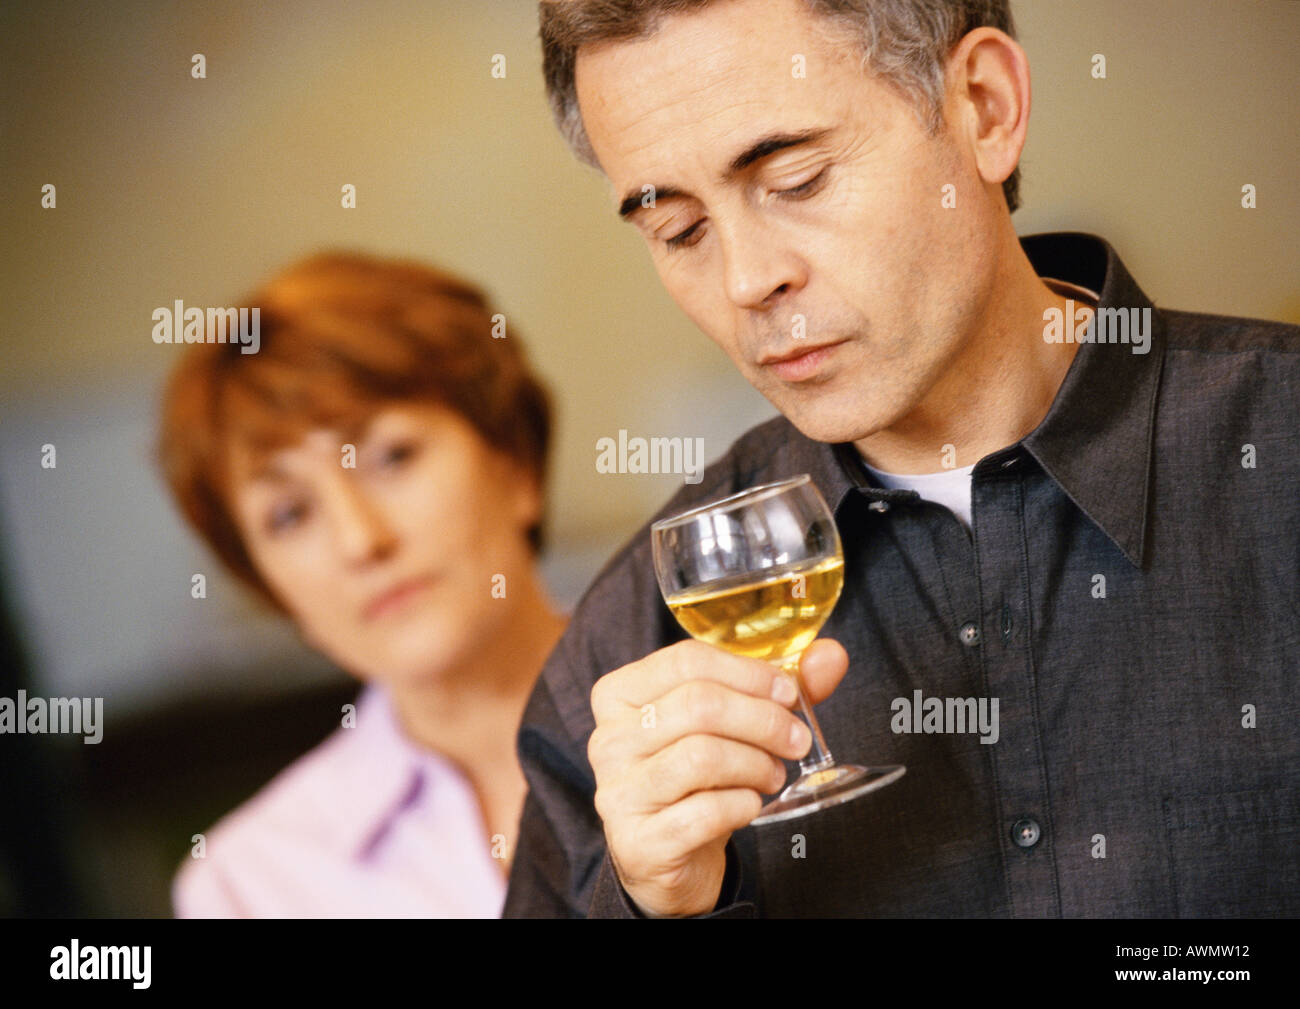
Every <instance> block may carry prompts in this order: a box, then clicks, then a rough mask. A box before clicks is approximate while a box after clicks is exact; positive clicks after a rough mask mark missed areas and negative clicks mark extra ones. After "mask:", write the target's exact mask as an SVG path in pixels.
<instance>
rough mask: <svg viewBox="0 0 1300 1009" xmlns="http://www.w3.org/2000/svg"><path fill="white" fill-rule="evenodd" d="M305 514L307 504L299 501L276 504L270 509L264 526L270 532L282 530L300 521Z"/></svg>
mask: <svg viewBox="0 0 1300 1009" xmlns="http://www.w3.org/2000/svg"><path fill="white" fill-rule="evenodd" d="M306 516H307V506H306V505H305V504H303V503H302V502H301V501H294V502H291V503H289V504H284V505H278V506H276V507H275V508H272V509H271V515H270V517H269V518H268V519H267V522H266V528H267V529H268V530H269V531H270V532H272V533H279V532H283V531H284V530H286V529H289V528H291V527H293V526H295V525H297V524H298V523H300V522H301V521H302V520H303V519H304V518H306Z"/></svg>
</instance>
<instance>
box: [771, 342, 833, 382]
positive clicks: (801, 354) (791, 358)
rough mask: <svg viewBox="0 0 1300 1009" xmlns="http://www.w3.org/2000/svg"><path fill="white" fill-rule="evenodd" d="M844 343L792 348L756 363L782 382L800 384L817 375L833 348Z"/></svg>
mask: <svg viewBox="0 0 1300 1009" xmlns="http://www.w3.org/2000/svg"><path fill="white" fill-rule="evenodd" d="M845 342H847V341H845V340H837V341H835V342H834V343H819V344H817V345H816V346H813V347H792V348H790V349H789V350H787V351H785V352H783V353H780V354H766V355H764V356H763V357H761V358H759V360H758V363H759V365H760V366H762V367H764V368H770V369H771V370H772V371H773V372H774V373H775V374H776V376H777V377H778V378H780V379H782V380H783V381H786V382H802V381H804V380H805V379H808V378H811V377H812V376H813V375H815V374H817V371H818V370H819V369H820V368H821V366H822V365H823V364H824V363H825V361H826V360H827V359H828V358H829V357H830V356H831V354H832V352H833V351H834V350H835V348H836V347H838V346H839V345H840V344H842V343H845Z"/></svg>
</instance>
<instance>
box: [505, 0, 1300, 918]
mask: <svg viewBox="0 0 1300 1009" xmlns="http://www.w3.org/2000/svg"><path fill="white" fill-rule="evenodd" d="M541 20H542V39H543V46H544V50H545V65H546V75H547V84H548V89H549V91H550V95H551V101H552V105H553V108H554V109H555V112H556V115H557V119H558V121H559V123H560V125H561V128H562V129H563V130H564V131H565V133H566V135H567V136H568V138H569V140H570V142H571V143H572V144H573V146H574V147H575V148H576V149H577V150H578V151H579V153H580V154H583V155H584V156H585V157H586V158H587V160H589V161H591V162H592V163H594V164H597V165H598V166H599V167H600V169H601V170H602V171H603V172H604V173H605V175H606V176H607V177H608V178H609V180H610V183H611V186H612V189H613V193H614V195H615V200H616V205H617V207H618V210H619V212H620V213H621V214H622V216H623V217H624V218H626V219H627V220H628V221H629V222H631V223H632V224H633V225H634V226H635V227H637V228H638V229H639V230H640V231H641V232H642V234H643V235H644V236H645V239H646V241H647V243H648V245H649V249H650V252H651V256H652V259H653V261H654V265H655V267H656V269H657V271H658V273H659V276H660V278H661V280H662V282H663V283H664V285H665V287H666V288H667V289H668V291H669V292H670V293H671V294H672V296H673V297H674V298H675V299H676V301H677V302H678V304H679V305H680V306H681V307H682V308H683V309H684V310H685V312H686V313H687V315H688V316H689V317H690V318H691V319H692V320H694V321H695V323H696V324H697V325H698V326H699V327H700V328H701V329H702V330H703V331H704V332H705V333H707V334H708V335H709V336H710V337H711V338H712V339H713V340H715V341H716V342H717V343H718V344H719V345H720V346H721V347H722V349H723V350H725V351H726V352H727V354H728V355H729V356H730V357H731V359H732V360H733V361H734V362H735V364H736V366H737V367H738V368H739V369H740V370H741V372H742V373H743V374H744V375H745V377H746V378H747V379H748V380H749V381H750V382H751V383H752V384H753V385H754V386H755V387H756V388H758V389H759V390H760V391H761V392H762V393H763V394H764V395H765V396H766V397H767V398H768V399H769V400H770V401H771V402H772V403H773V404H774V405H775V406H776V407H777V408H778V409H779V410H780V412H781V413H782V414H783V416H782V417H780V418H777V419H775V420H773V421H771V422H769V423H767V424H764V425H762V426H760V427H758V428H756V429H754V430H752V431H750V432H749V433H748V434H746V435H745V436H744V437H743V438H741V439H740V441H738V442H737V444H736V445H734V446H733V447H732V449H731V451H730V452H729V453H728V454H727V455H726V456H725V457H724V458H723V459H722V460H720V461H719V462H718V463H716V464H715V465H714V466H712V467H710V469H709V470H708V471H707V472H706V474H705V477H704V479H703V481H702V482H701V483H699V484H698V485H694V486H687V487H685V488H683V490H682V492H681V493H679V494H678V495H677V496H676V497H675V498H674V499H673V500H672V501H670V502H669V503H668V504H667V505H666V507H665V508H664V509H663V511H662V512H661V515H665V514H670V513H672V512H675V511H679V510H682V509H684V508H685V507H687V506H688V505H689V504H691V503H693V502H702V501H706V500H710V499H713V498H716V497H720V496H723V495H725V494H728V493H732V492H734V491H736V490H740V489H743V488H745V487H748V486H753V485H756V484H760V483H765V482H769V481H772V480H777V479H780V478H783V477H787V476H791V475H794V474H797V473H800V472H808V473H810V474H811V475H812V477H813V479H814V481H815V482H816V483H817V485H818V486H819V487H820V489H821V491H822V493H823V494H824V496H825V497H826V499H827V501H828V503H829V504H830V506H831V507H832V509H833V510H834V511H835V516H836V521H837V524H838V527H839V529H840V533H841V537H842V539H843V542H844V554H845V572H846V574H845V588H844V593H843V596H842V597H841V600H840V602H839V604H838V606H837V607H836V609H835V611H834V613H833V614H832V616H831V618H830V620H829V622H828V623H827V624H826V627H825V629H824V631H823V635H822V640H820V641H819V642H817V643H816V644H815V645H814V646H813V647H812V648H811V649H809V651H808V652H807V653H806V655H805V659H804V665H803V668H802V675H803V677H804V679H805V683H806V685H807V688H808V691H809V693H810V695H811V697H812V699H813V701H814V702H818V701H820V702H821V703H820V704H819V706H818V709H817V712H818V717H819V719H820V721H821V725H822V728H823V730H824V732H825V736H826V738H827V740H828V741H829V742H830V745H831V747H832V749H833V750H834V753H835V756H836V757H837V758H839V759H840V760H843V761H846V762H852V763H859V764H896V763H897V764H904V765H906V767H907V773H906V775H905V776H904V777H903V778H901V779H899V780H898V781H897V782H896V783H894V784H891V785H889V786H888V787H885V788H884V789H882V790H880V791H877V792H874V793H872V794H870V795H867V796H864V797H861V798H858V799H855V800H853V801H850V802H847V803H844V804H842V805H839V806H835V807H832V808H830V809H827V810H824V811H821V812H819V813H816V814H813V815H810V816H806V817H803V818H800V819H795V820H789V821H784V822H777V823H772V824H765V825H762V826H759V827H751V826H749V825H748V824H749V821H750V820H751V819H753V817H754V816H755V815H756V813H757V812H758V810H759V808H760V806H761V804H762V802H763V796H764V795H768V794H771V793H773V792H776V791H777V790H778V789H779V788H780V786H781V785H782V784H783V783H784V781H785V780H786V778H787V771H788V770H789V769H791V768H792V766H793V765H792V763H791V762H792V761H793V760H796V759H798V758H799V757H800V756H802V755H803V754H805V753H806V752H807V751H808V749H809V734H808V732H807V730H806V729H805V728H803V727H802V726H801V723H799V721H798V719H797V718H796V717H795V716H794V714H792V713H791V710H790V709H791V708H792V706H793V701H794V698H793V697H792V696H791V695H790V694H789V693H785V694H783V693H781V692H780V686H781V683H782V681H781V677H780V676H779V675H776V674H775V673H774V670H773V667H771V666H769V665H767V664H766V663H763V662H759V661H756V660H749V659H744V658H740V657H736V656H732V655H729V654H727V653H724V652H722V651H720V650H718V649H716V648H713V647H711V646H708V645H705V644H702V643H699V642H694V641H683V640H682V639H683V638H684V634H683V633H682V631H681V630H680V629H679V628H678V627H677V626H676V624H675V623H674V621H673V619H672V617H671V615H670V614H669V613H668V611H667V609H666V608H665V606H664V605H663V603H662V601H661V600H660V598H659V592H658V589H657V586H656V581H655V575H654V571H653V567H652V563H651V556H650V544H649V537H648V535H647V533H646V530H642V531H641V533H639V534H638V535H637V536H635V537H634V538H633V539H632V541H631V542H630V543H629V544H628V545H627V546H626V547H625V548H624V550H623V551H622V552H621V553H620V554H619V555H618V556H617V557H615V558H614V559H613V560H612V561H611V562H610V563H609V564H608V565H607V566H606V568H605V569H604V570H603V571H602V572H601V574H600V575H599V576H598V578H597V579H596V581H595V583H594V584H593V585H592V587H591V589H590V590H589V592H588V594H587V596H586V597H585V599H584V600H583V602H582V603H581V605H580V606H579V608H578V610H577V612H576V614H575V616H574V619H573V621H572V623H571V624H570V627H569V629H568V631H567V633H566V634H565V635H564V637H563V638H562V639H561V642H560V644H559V645H558V646H557V649H556V651H555V652H554V653H553V654H552V656H551V658H550V660H549V661H548V663H547V666H546V668H545V670H544V672H543V677H542V680H541V681H540V683H539V686H538V688H537V690H536V691H535V692H534V694H533V697H532V699H531V701H530V704H529V707H528V710H527V712H526V713H525V717H524V723H523V727H522V729H521V732H520V737H519V749H520V757H521V760H522V763H523V766H524V769H525V774H526V776H527V778H528V780H529V784H530V788H531V791H530V795H529V798H528V800H527V802H526V804H525V810H524V816H523V820H522V823H521V828H520V831H521V836H520V841H519V848H518V851H517V855H516V861H515V865H514V869H513V872H512V876H511V882H510V890H509V894H508V896H507V901H506V912H505V913H506V914H507V915H554V914H567V915H592V916H598V915H599V916H619V915H622V916H631V917H636V916H642V915H644V916H688V915H702V914H715V915H771V916H784V915H800V914H812V915H828V914H833V915H943V916H959V915H970V916H1008V915H1014V916H1042V915H1089V916H1100V915H1118V916H1140V915H1161V916H1173V915H1192V916H1195V915H1227V916H1234V915H1273V914H1278V915H1295V914H1298V913H1300V855H1298V854H1297V852H1300V790H1298V789H1297V787H1296V784H1295V781H1296V778H1295V773H1294V768H1295V767H1296V766H1297V759H1298V758H1300V745H1298V742H1300V734H1298V733H1297V728H1296V727H1297V724H1298V723H1297V714H1298V713H1300V711H1298V704H1297V700H1296V693H1295V691H1294V689H1293V688H1292V686H1291V684H1292V678H1293V676H1294V673H1295V670H1296V668H1297V662H1298V660H1300V604H1298V600H1300V591H1298V585H1300V577H1298V575H1297V571H1298V569H1300V564H1298V563H1297V556H1298V546H1297V545H1298V542H1300V540H1298V539H1297V535H1298V534H1297V530H1300V504H1298V501H1300V495H1297V494H1296V477H1297V468H1298V467H1297V451H1296V432H1297V431H1298V430H1300V408H1298V406H1297V403H1298V402H1300V395H1298V393H1300V367H1298V366H1297V362H1298V361H1300V358H1298V357H1297V354H1296V351H1297V350H1300V339H1298V337H1300V330H1297V328H1296V327H1292V326H1285V325H1280V324H1275V323H1268V322H1255V321H1250V320H1244V319H1227V318H1221V317H1215V316H1207V315H1196V314H1190V313H1185V312H1176V311H1169V310H1164V309H1159V310H1157V309H1155V308H1154V306H1153V305H1152V303H1151V301H1150V300H1149V299H1148V298H1147V296H1146V295H1145V294H1144V293H1143V291H1142V290H1141V289H1140V288H1139V286H1138V285H1137V283H1136V282H1135V281H1134V279H1133V278H1132V277H1131V276H1130V275H1129V273H1128V271H1127V270H1126V269H1125V267H1124V265H1123V264H1122V263H1121V262H1120V260H1119V258H1118V256H1117V255H1116V253H1115V251H1114V250H1113V249H1112V248H1111V247H1110V246H1109V245H1108V244H1107V243H1105V242H1104V241H1102V240H1100V239H1097V238H1094V237H1092V236H1087V235H1076V234H1069V235H1046V236H1036V237H1032V238H1027V239H1024V240H1023V241H1021V240H1020V239H1018V238H1017V236H1016V233H1015V231H1014V229H1013V227H1012V222H1011V211H1013V210H1014V209H1015V207H1016V203H1017V182H1018V177H1017V175H1016V166H1017V162H1018V160H1019V157H1020V153H1021V150H1022V148H1023V146H1024V142H1025V135H1026V129H1027V124H1028V119H1029V110H1030V82H1029V81H1030V79H1029V67H1028V62H1027V59H1026V57H1025V54H1024V52H1023V50H1022V49H1021V48H1020V47H1019V45H1018V44H1017V43H1016V42H1015V41H1014V38H1013V32H1014V29H1013V25H1012V21H1011V15H1010V12H1009V10H1008V7H1007V4H1006V2H1004V0H984V2H980V0H967V2H940V0H860V2H849V0H843V2H829V0H822V2H811V0H807V2H805V0H716V2H707V0H705V2H687V3H682V2H669V0H665V2H663V3H646V2H631V0H628V2H622V3H620V2H610V0H602V2H599V3H597V2H594V0H561V2H556V3H549V2H548V3H543V4H542V7H541ZM648 705H653V709H652V710H653V711H654V713H655V717H654V718H653V719H650V720H648V721H647V720H646V719H645V718H644V717H643V712H644V711H645V710H647V706H648ZM975 711H978V712H980V717H979V718H978V719H976V718H975V717H973V716H972V717H971V718H970V719H969V724H966V723H967V719H965V718H964V717H962V718H954V712H956V713H957V714H958V715H961V714H963V713H965V712H975ZM977 722H978V724H976V723H977Z"/></svg>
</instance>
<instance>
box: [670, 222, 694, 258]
mask: <svg viewBox="0 0 1300 1009" xmlns="http://www.w3.org/2000/svg"><path fill="white" fill-rule="evenodd" d="M703 223H704V221H703V220H699V221H696V222H695V223H694V224H692V225H691V226H690V227H689V228H687V229H686V230H685V231H683V232H681V233H679V234H676V235H673V237H672V238H669V239H666V240H665V241H664V246H665V248H667V249H668V251H669V252H676V251H677V250H678V249H686V248H689V247H690V246H692V245H695V244H696V243H697V242H698V241H699V240H700V239H701V238H703V237H704V232H702V231H700V225H702V224H703Z"/></svg>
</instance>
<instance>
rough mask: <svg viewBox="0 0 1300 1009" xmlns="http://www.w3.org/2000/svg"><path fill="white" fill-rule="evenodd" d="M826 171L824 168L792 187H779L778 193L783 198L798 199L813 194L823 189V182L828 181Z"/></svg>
mask: <svg viewBox="0 0 1300 1009" xmlns="http://www.w3.org/2000/svg"><path fill="white" fill-rule="evenodd" d="M826 171H827V170H826V169H825V168H823V169H822V170H821V171H820V172H818V173H817V174H816V175H814V176H813V177H812V178H811V179H809V180H808V181H807V182H804V183H801V184H799V185H797V186H794V187H792V188H790V189H778V190H777V191H776V195H777V196H779V197H781V199H783V200H797V199H800V198H802V197H804V196H811V195H812V194H813V193H815V192H817V190H819V189H821V187H822V184H823V183H824V182H825V181H826Z"/></svg>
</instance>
